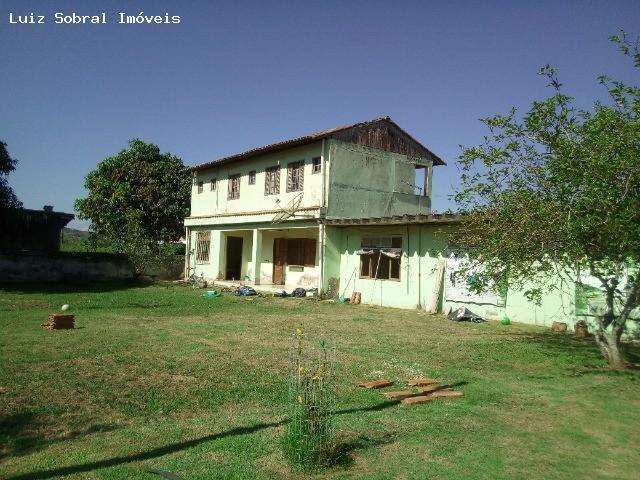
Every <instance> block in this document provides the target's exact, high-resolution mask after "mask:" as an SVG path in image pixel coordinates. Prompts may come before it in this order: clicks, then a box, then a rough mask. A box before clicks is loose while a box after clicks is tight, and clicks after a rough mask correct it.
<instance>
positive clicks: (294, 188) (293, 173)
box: [287, 161, 304, 192]
mask: <svg viewBox="0 0 640 480" xmlns="http://www.w3.org/2000/svg"><path fill="white" fill-rule="evenodd" d="M303 184H304V162H302V161H300V162H292V163H289V164H288V165H287V192H299V191H301V190H302V187H303Z"/></svg>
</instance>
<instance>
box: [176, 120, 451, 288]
mask: <svg viewBox="0 0 640 480" xmlns="http://www.w3.org/2000/svg"><path fill="white" fill-rule="evenodd" d="M443 164H444V162H443V161H442V160H441V159H440V158H439V157H438V156H437V155H435V154H434V153H432V152H431V151H430V150H429V149H428V148H427V147H425V146H424V145H422V144H421V143H420V142H418V141H417V140H416V139H414V138H413V137H412V136H411V135H409V134H408V133H407V132H405V131H404V130H403V129H401V128H400V127H399V126H398V125H397V124H396V123H394V122H393V121H392V120H391V119H390V118H389V117H384V118H378V119H375V120H371V121H367V122H362V123H356V124H353V125H347V126H343V127H338V128H334V129H330V130H325V131H322V132H318V133H313V134H310V135H306V136H303V137H299V138H294V139H291V140H286V141H282V142H278V143H274V144H271V145H266V146H263V147H259V148H254V149H252V150H248V151H246V152H243V153H239V154H236V155H231V156H228V157H224V158H220V159H218V160H214V161H212V162H208V163H203V164H201V165H197V166H195V167H193V169H192V171H193V187H192V195H191V214H190V216H189V217H188V218H187V219H185V226H186V238H187V242H188V248H187V257H186V273H187V274H188V275H191V274H196V275H203V276H204V277H205V278H208V279H213V280H220V281H225V280H227V281H242V282H244V283H248V284H254V285H262V286H265V285H277V286H283V287H281V288H284V289H291V288H295V287H298V286H301V287H305V288H313V287H317V288H320V289H322V288H325V289H326V288H329V286H330V284H331V278H332V277H333V282H334V283H335V282H338V280H339V279H338V277H339V269H340V266H339V262H340V258H339V255H338V252H337V249H338V246H337V238H338V236H339V235H338V231H339V230H340V227H337V226H329V225H326V224H325V220H327V219H329V220H346V219H351V220H353V219H365V218H372V217H392V216H398V215H416V214H425V215H426V214H428V213H429V212H430V208H431V207H430V206H431V198H430V196H431V178H432V171H433V167H434V166H436V165H443ZM404 242H405V245H403V237H402V236H401V235H399V236H387V237H367V238H366V239H365V240H364V243H363V245H362V247H363V248H366V249H376V248H378V247H383V248H388V249H390V250H389V251H392V250H391V249H396V250H393V251H398V252H401V251H402V249H403V246H404V247H406V242H407V239H405V240H404ZM387 243H388V245H387ZM370 257H371V258H369V257H367V258H366V259H365V260H366V261H367V266H364V265H363V266H362V271H361V272H359V273H360V276H362V277H363V278H366V277H367V276H369V277H370V278H373V277H375V279H377V280H380V279H382V277H386V278H387V279H388V280H390V281H396V282H398V281H400V278H401V276H402V272H401V267H400V263H401V260H399V259H393V258H391V257H386V256H385V257H384V258H382V261H380V258H379V256H377V257H375V261H374V260H373V256H370ZM365 270H366V271H365ZM374 270H375V271H374ZM372 271H374V272H373V273H372Z"/></svg>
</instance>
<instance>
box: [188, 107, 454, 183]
mask: <svg viewBox="0 0 640 480" xmlns="http://www.w3.org/2000/svg"><path fill="white" fill-rule="evenodd" d="M383 121H384V122H389V123H391V124H392V125H394V126H395V127H396V128H398V129H399V130H401V131H402V132H403V133H404V134H406V135H407V136H408V137H409V138H410V139H411V140H413V141H414V142H416V143H417V144H418V145H420V146H421V147H422V148H424V149H425V150H426V151H427V152H429V153H430V154H431V155H433V156H434V157H435V158H436V159H437V160H439V161H440V162H441V163H440V164H442V165H444V164H445V163H444V161H442V159H440V158H439V157H438V156H437V155H435V154H434V153H433V152H431V150H429V149H428V148H427V147H425V146H424V145H422V143H420V142H419V141H418V140H416V139H415V138H414V137H413V136H412V135H411V134H409V133H408V132H406V131H405V130H404V129H403V128H402V127H400V126H399V125H398V124H397V123H396V122H394V121H393V120H392V119H391V117H390V116H389V115H385V116H380V117H376V118H373V119H370V120H364V121H361V122H356V123H350V124H347V125H341V126H338V127H334V128H329V129H325V130H319V131H316V132H312V133H308V134H306V135H302V136H299V137H294V138H289V139H286V140H280V141H277V142H273V143H269V144H266V145H262V146H259V147H253V148H250V149H248V150H245V151H243V152H240V153H236V154H233V155H227V156H223V157H219V158H217V159H215V160H212V161H209V162H205V163H201V164H198V165H194V166H193V167H191V168H190V170H192V171H193V170H202V169H205V168H208V167H212V166H214V165H218V164H221V163H227V162H230V161H233V160H239V159H241V158H247V157H250V156H253V155H258V154H261V153H270V152H272V151H277V150H281V149H284V148H287V147H293V146H298V145H303V144H305V143H307V142H313V141H317V140H322V139H324V138H327V137H328V136H330V135H333V134H335V133H337V132H340V131H343V130H348V129H350V128H356V127H360V126H362V125H368V124H371V123H376V122H383Z"/></svg>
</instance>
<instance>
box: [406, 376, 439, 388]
mask: <svg viewBox="0 0 640 480" xmlns="http://www.w3.org/2000/svg"><path fill="white" fill-rule="evenodd" d="M434 383H438V381H437V380H434V379H433V378H414V379H412V380H409V381H408V382H407V385H409V386H410V387H424V386H426V385H432V384H434Z"/></svg>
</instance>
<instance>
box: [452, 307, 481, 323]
mask: <svg viewBox="0 0 640 480" xmlns="http://www.w3.org/2000/svg"><path fill="white" fill-rule="evenodd" d="M448 317H449V320H453V321H454V322H473V323H483V322H485V321H486V320H485V319H484V318H482V317H481V316H480V315H476V314H475V313H473V312H472V311H471V310H469V309H468V308H465V307H460V308H458V309H457V310H453V311H452V312H451V313H449V315H448Z"/></svg>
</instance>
